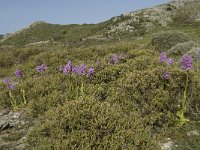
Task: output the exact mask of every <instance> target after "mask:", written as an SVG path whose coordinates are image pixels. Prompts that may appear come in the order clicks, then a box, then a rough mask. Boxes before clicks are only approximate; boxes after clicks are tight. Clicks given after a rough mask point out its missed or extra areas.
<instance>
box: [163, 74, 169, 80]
mask: <svg viewBox="0 0 200 150" xmlns="http://www.w3.org/2000/svg"><path fill="white" fill-rule="evenodd" d="M163 78H164V79H165V80H168V79H169V78H170V73H169V72H164V73H163Z"/></svg>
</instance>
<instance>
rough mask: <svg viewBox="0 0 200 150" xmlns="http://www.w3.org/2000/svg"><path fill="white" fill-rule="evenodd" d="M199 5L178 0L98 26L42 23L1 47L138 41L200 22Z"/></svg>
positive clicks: (196, 1)
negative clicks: (174, 26) (51, 42)
mask: <svg viewBox="0 0 200 150" xmlns="http://www.w3.org/2000/svg"><path fill="white" fill-rule="evenodd" d="M199 3H200V2H199V0H176V1H172V2H170V3H167V4H163V5H159V6H156V7H153V8H148V9H143V10H139V11H133V12H128V13H125V14H122V15H120V16H117V17H113V18H111V19H110V20H108V21H105V22H102V23H98V24H83V25H76V24H72V25H58V24H57V25H56V24H49V23H45V22H43V21H38V22H35V23H33V24H31V25H29V26H28V27H26V28H24V29H21V30H19V31H17V32H15V33H11V34H9V35H8V36H5V39H3V40H2V41H1V42H0V44H1V45H18V46H19V45H26V44H30V43H36V42H41V41H54V42H58V41H59V42H65V43H67V44H71V43H72V44H74V43H77V42H79V43H80V41H103V42H107V41H116V40H127V39H129V38H131V39H134V38H137V37H140V36H143V35H145V34H148V33H152V32H155V31H158V30H167V29H168V28H170V27H171V25H172V24H173V25H176V26H177V27H179V26H180V24H177V23H179V22H182V25H183V24H191V23H192V22H195V21H199V20H200V12H199ZM183 10H184V11H183ZM177 18H178V19H177Z"/></svg>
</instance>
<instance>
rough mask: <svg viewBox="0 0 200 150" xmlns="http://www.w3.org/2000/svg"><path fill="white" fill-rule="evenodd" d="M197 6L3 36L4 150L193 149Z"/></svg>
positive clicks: (198, 137) (0, 120)
mask: <svg viewBox="0 0 200 150" xmlns="http://www.w3.org/2000/svg"><path fill="white" fill-rule="evenodd" d="M191 8H192V9H191ZM199 8H200V1H199V0H176V1H172V2H170V3H167V4H162V5H159V6H155V7H153V8H147V9H143V10H138V11H133V12H128V13H125V14H122V15H120V16H117V17H113V18H111V19H109V20H107V21H104V22H101V23H98V24H83V25H77V24H72V25H58V24H50V23H46V22H43V21H38V22H35V23H33V24H31V25H30V26H28V27H26V28H25V29H22V30H20V31H18V32H15V33H12V34H8V35H7V36H4V37H3V39H1V38H0V40H1V42H0V80H1V81H2V82H0V149H2V150H4V149H5V150H13V149H17V150H23V149H33V150H34V149H39V150H40V149H41V150H42V149H49V150H51V149H52V150H53V149H69V150H71V149H72V150H76V149H94V150H97V149H111V150H112V149H113V150H115V149H116V150H118V149H119V150H125V149H127V150H128V149H136V150H140V149H144V150H151V149H152V150H160V149H162V150H171V149H177V150H187V149H193V150H199V149H200V144H199V143H200V96H199V91H200V78H199V69H200V67H199V66H200V44H199V43H200V41H199V37H200V20H199V19H200V11H199Z"/></svg>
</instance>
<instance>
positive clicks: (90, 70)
mask: <svg viewBox="0 0 200 150" xmlns="http://www.w3.org/2000/svg"><path fill="white" fill-rule="evenodd" d="M92 75H94V68H93V67H90V68H89V69H88V71H87V77H88V78H90V77H91V76H92Z"/></svg>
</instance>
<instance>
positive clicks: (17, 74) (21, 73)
mask: <svg viewBox="0 0 200 150" xmlns="http://www.w3.org/2000/svg"><path fill="white" fill-rule="evenodd" d="M15 77H17V78H22V77H23V72H22V71H21V70H19V69H17V70H16V71H15Z"/></svg>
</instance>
